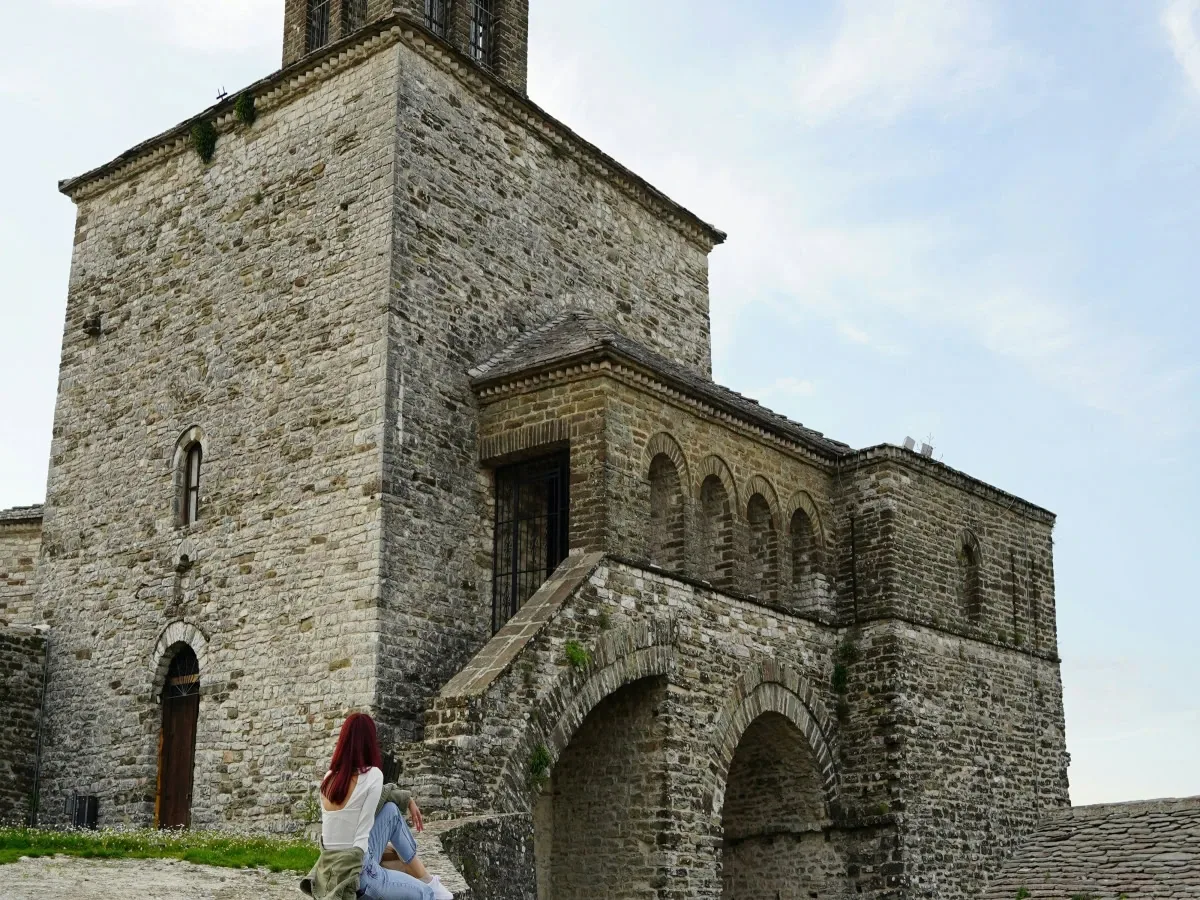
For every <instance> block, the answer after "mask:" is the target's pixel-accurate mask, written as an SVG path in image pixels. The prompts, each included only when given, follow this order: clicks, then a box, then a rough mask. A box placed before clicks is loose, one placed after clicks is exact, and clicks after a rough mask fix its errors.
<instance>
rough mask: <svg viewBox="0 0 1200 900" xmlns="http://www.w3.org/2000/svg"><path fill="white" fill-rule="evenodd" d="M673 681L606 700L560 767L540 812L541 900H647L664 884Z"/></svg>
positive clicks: (659, 680) (654, 680)
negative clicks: (669, 692)
mask: <svg viewBox="0 0 1200 900" xmlns="http://www.w3.org/2000/svg"><path fill="white" fill-rule="evenodd" d="M666 701H667V679H666V678H665V677H663V676H655V677H651V678H643V679H640V680H638V681H635V682H633V683H632V684H627V685H625V686H624V687H621V688H619V689H617V690H616V691H614V692H613V693H612V694H609V695H608V696H607V697H605V698H604V699H603V700H602V701H601V702H600V703H599V704H598V705H597V706H596V707H595V708H594V709H593V710H592V711H591V712H590V713H589V714H588V716H587V718H586V719H585V720H584V722H583V724H582V725H581V726H580V727H579V730H578V731H576V732H575V735H574V736H573V737H572V739H571V742H570V743H569V744H568V745H567V747H566V749H565V750H564V751H563V752H562V755H561V756H560V757H559V759H558V762H557V764H556V765H555V766H554V768H553V771H552V773H551V774H550V777H549V779H548V781H547V782H546V784H545V785H544V786H543V787H542V790H541V793H540V795H539V797H538V799H537V802H536V805H535V807H534V816H533V820H534V856H535V859H536V865H537V880H538V900H584V898H587V900H592V898H595V897H605V898H614V900H650V898H654V897H657V896H658V893H657V884H658V882H659V881H660V879H661V878H662V877H663V874H664V862H663V858H662V847H661V844H660V842H659V840H658V837H659V836H660V834H661V830H662V822H661V816H662V811H663V810H664V809H666V808H668V807H669V798H668V782H667V766H668V759H667V753H666V738H667V722H666V720H665V712H664V706H665V704H666Z"/></svg>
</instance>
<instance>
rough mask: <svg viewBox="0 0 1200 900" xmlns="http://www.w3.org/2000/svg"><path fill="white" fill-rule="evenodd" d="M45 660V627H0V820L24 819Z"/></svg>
mask: <svg viewBox="0 0 1200 900" xmlns="http://www.w3.org/2000/svg"><path fill="white" fill-rule="evenodd" d="M45 660H46V633H45V631H43V630H39V629H35V628H31V627H28V626H12V627H0V711H2V712H3V714H2V715H0V825H27V824H29V814H30V812H31V811H32V810H31V805H30V803H31V798H32V796H33V789H34V780H35V778H36V769H37V746H38V727H39V723H40V720H41V715H40V711H41V705H42V684H43V681H44V677H45V671H46V664H45Z"/></svg>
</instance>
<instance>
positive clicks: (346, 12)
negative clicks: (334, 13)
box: [342, 0, 367, 37]
mask: <svg viewBox="0 0 1200 900" xmlns="http://www.w3.org/2000/svg"><path fill="white" fill-rule="evenodd" d="M366 24H367V0H342V36H343V37H345V36H346V35H348V34H350V33H351V32H353V31H358V29H360V28H362V27H363V26H364V25H366Z"/></svg>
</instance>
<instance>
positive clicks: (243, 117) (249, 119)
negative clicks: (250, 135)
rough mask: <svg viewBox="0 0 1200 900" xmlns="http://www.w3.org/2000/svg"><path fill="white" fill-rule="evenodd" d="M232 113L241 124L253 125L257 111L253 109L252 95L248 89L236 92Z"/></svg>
mask: <svg viewBox="0 0 1200 900" xmlns="http://www.w3.org/2000/svg"><path fill="white" fill-rule="evenodd" d="M233 114H234V115H235V116H237V120H238V121H239V122H241V123H242V124H243V125H246V126H249V125H253V124H254V120H255V119H257V118H258V112H257V111H256V110H255V109H254V95H253V94H252V93H250V92H249V91H242V93H240V94H238V98H237V100H236V101H235V102H234V104H233Z"/></svg>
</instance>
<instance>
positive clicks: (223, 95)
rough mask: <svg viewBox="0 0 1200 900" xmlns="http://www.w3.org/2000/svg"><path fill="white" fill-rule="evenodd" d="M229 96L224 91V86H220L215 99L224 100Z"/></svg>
mask: <svg viewBox="0 0 1200 900" xmlns="http://www.w3.org/2000/svg"><path fill="white" fill-rule="evenodd" d="M228 96H229V92H228V91H227V90H225V85H221V90H220V91H218V92H217V99H218V100H224V99H225V98H226V97H228Z"/></svg>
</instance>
